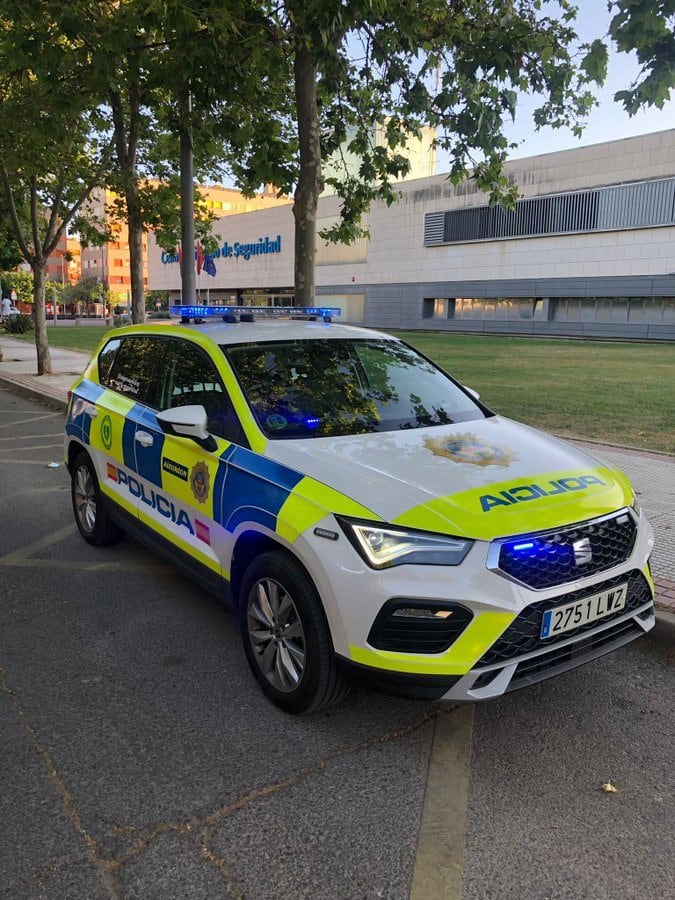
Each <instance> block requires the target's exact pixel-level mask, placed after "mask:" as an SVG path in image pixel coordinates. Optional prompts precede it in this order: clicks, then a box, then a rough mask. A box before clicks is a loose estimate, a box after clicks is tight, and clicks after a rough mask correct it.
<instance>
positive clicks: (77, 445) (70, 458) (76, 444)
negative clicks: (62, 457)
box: [66, 438, 93, 475]
mask: <svg viewBox="0 0 675 900" xmlns="http://www.w3.org/2000/svg"><path fill="white" fill-rule="evenodd" d="M80 453H86V454H87V456H88V457H89V459H90V460H91V461H92V464H93V460H92V458H91V453H90V452H89V448H88V447H86V446H85V445H84V444H82V443H81V442H80V441H78V440H76V439H75V438H73V439H71V440H70V441H69V443H68V449H67V452H66V466H67V468H68V472H69V473H70V474H71V475H72V474H73V466H74V465H75V460H76V459H77V457H78V456H79V455H80Z"/></svg>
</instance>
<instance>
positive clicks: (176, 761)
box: [0, 390, 675, 900]
mask: <svg viewBox="0 0 675 900" xmlns="http://www.w3.org/2000/svg"><path fill="white" fill-rule="evenodd" d="M62 427H63V416H62V415H61V414H59V413H53V412H51V411H50V410H48V409H46V408H43V407H41V406H40V405H38V404H36V403H32V402H30V401H28V400H24V399H21V398H19V397H16V396H14V395H13V394H10V393H8V392H6V391H2V390H0V897H3V898H4V897H10V898H17V900H18V898H21V900H23V898H33V897H49V898H87V900H88V898H97V897H104V898H108V897H123V898H136V897H139V898H163V900H165V898H190V900H191V898H212V897H213V898H217V897H228V896H233V897H246V898H254V900H258V898H260V900H266V898H300V897H309V898H324V897H325V898H378V897H380V898H392V900H399V898H400V900H404V898H407V897H408V896H409V894H410V891H411V886H412V884H413V872H414V877H415V879H416V880H417V879H418V877H419V878H422V879H423V878H424V872H423V871H421V868H422V867H421V866H420V865H419V864H418V867H417V869H416V868H415V859H416V852H417V846H418V836H419V834H420V823H421V821H422V812H423V808H424V809H425V810H426V809H427V807H426V805H425V788H426V785H427V775H428V772H429V760H430V755H431V751H432V745H433V743H434V733H435V729H436V731H437V735H438V734H440V730H439V729H438V723H439V721H441V720H439V719H438V717H439V715H440V716H441V717H447V716H448V714H447V713H446V712H441V713H439V711H438V709H437V708H436V707H435V706H434V705H432V704H426V703H416V702H412V701H404V700H395V699H391V698H386V697H381V696H379V695H376V694H372V693H368V692H364V691H357V692H356V693H355V694H354V695H352V697H351V698H350V699H349V701H348V702H347V703H345V704H343V705H342V706H340V707H338V708H337V709H333V710H330V711H328V712H326V713H324V714H321V715H318V716H315V717H311V718H293V717H289V716H286V715H284V714H282V713H281V712H278V711H277V710H276V709H275V708H274V707H273V706H271V705H270V704H269V703H268V702H267V701H266V700H265V699H264V697H263V696H262V694H261V693H260V692H259V690H258V689H257V687H256V685H255V683H254V682H253V679H252V677H251V676H250V675H249V672H248V668H247V665H246V661H245V659H244V655H243V652H242V650H241V649H240V645H239V638H238V635H237V631H236V627H235V622H234V617H233V616H232V614H231V613H230V612H229V611H228V610H227V609H226V608H224V607H222V606H221V605H219V604H218V603H217V602H216V601H215V600H214V599H212V598H211V597H210V596H209V595H207V594H205V593H204V592H202V591H201V590H199V589H197V588H195V587H194V586H192V585H191V584H190V583H189V582H188V581H187V580H186V579H185V578H184V577H183V576H182V575H181V574H180V573H179V572H178V571H177V570H174V569H173V568H172V567H170V566H168V565H166V564H165V563H163V562H160V561H159V560H158V559H157V558H156V557H155V556H153V555H152V554H151V553H150V552H147V551H145V550H144V549H142V548H141V547H139V546H138V545H136V544H134V543H132V542H130V541H124V542H122V543H121V544H120V545H118V546H116V547H114V548H108V549H95V548H91V547H89V546H87V545H86V544H84V542H83V541H82V540H81V539H80V537H79V535H78V534H77V533H76V531H75V527H74V524H73V520H72V512H71V509H70V496H69V484H68V478H67V473H66V470H65V468H64V467H63V465H61V466H60V467H59V468H54V469H52V468H48V467H47V464H48V463H49V462H50V461H55V462H61V457H62V439H61V431H62ZM673 662H674V653H673V648H672V647H669V646H666V645H664V644H662V643H659V642H657V641H654V640H650V639H644V640H642V641H640V642H638V643H637V644H634V645H632V647H630V648H628V649H626V650H623V651H620V652H619V653H616V654H614V655H612V656H609V657H605V658H604V659H603V660H600V661H598V662H596V663H593V664H591V665H590V666H587V667H585V668H583V669H581V670H577V671H576V672H573V673H569V674H567V675H564V676H561V677H560V678H558V679H557V680H554V681H550V682H547V683H544V684H542V685H539V686H537V687H535V688H533V689H530V690H529V691H526V692H520V693H519V694H515V695H511V696H510V697H508V698H506V699H504V700H501V701H498V702H494V703H492V704H490V705H483V706H478V707H476V708H475V710H474V711H473V716H472V717H471V716H465V717H464V720H463V721H465V722H467V723H468V724H467V725H465V726H462V727H463V728H464V737H465V738H466V739H467V740H468V741H469V742H470V743H469V746H470V754H469V753H467V754H466V760H465V761H463V762H461V766H463V767H464V772H463V775H462V777H463V778H464V779H465V780H466V783H467V785H468V791H467V799H466V801H465V802H464V804H463V806H462V808H461V809H460V810H459V811H458V810H457V808H456V805H455V808H454V809H453V819H452V821H451V822H450V821H448V822H447V834H454V833H455V829H459V830H458V831H457V833H458V834H463V830H462V829H464V830H465V832H466V845H464V839H463V837H460V838H458V839H457V841H456V842H455V845H453V842H452V841H450V842H448V844H449V846H448V848H447V849H446V850H444V852H445V853H446V855H449V857H451V859H450V863H451V864H452V865H454V866H455V867H456V870H457V871H458V872H459V873H460V881H461V875H462V867H463V879H464V891H463V895H464V897H465V898H467V900H468V898H472V900H473V898H487V897H495V898H507V897H508V898H510V897H513V898H516V897H518V898H521V897H533V898H563V897H564V898H568V897H569V898H577V897H579V898H581V897H584V898H586V897H588V898H591V897H592V898H605V897H607V898H610V897H611V898H613V900H616V898H624V897H625V898H633V897H635V898H652V897H654V898H655V897H672V896H675V874H674V872H673V859H675V846H674V845H673V831H674V828H673V825H674V821H673V818H674V813H673V810H674V809H675V804H674V803H673V800H674V791H673V768H674V767H673V754H672V748H673V746H674V741H673V738H674V730H675V729H674V720H675V716H674V708H673V707H674V698H675V691H674V690H673V688H674V687H675V679H674V677H673ZM450 715H452V714H450ZM471 718H472V719H473V725H472V726H471ZM444 721H445V724H446V726H447V724H448V722H450V723H451V722H452V720H448V719H447V718H445V719H444ZM458 727H459V726H458ZM471 727H472V729H473V733H472V734H471ZM467 729H468V731H467ZM441 730H443V729H441ZM447 731H448V728H447V727H446V728H445V732H446V733H447ZM450 731H452V729H450ZM451 738H452V735H451ZM436 742H437V743H436V746H435V749H434V753H435V754H436V750H438V752H439V754H440V753H441V751H443V752H446V753H447V752H449V753H452V752H453V750H452V746H449V748H446V750H443V747H442V746H441V741H440V738H439V737H438V736H437V738H436ZM461 766H459V768H461ZM432 768H433V766H432ZM457 769H458V766H455V767H454V768H453V767H449V768H448V769H447V772H448V773H449V774H448V775H447V777H448V778H449V779H454V778H455V777H458V778H459V775H458V774H457V771H456V770H457ZM460 774H461V773H460ZM460 780H461V779H460ZM608 780H611V782H612V783H613V784H614V785H616V787H617V789H618V792H617V793H615V794H605V793H603V792H601V791H600V790H599V788H600V785H601V784H602V783H603V782H606V781H608ZM432 783H433V782H432V781H430V784H432ZM436 783H438V782H436ZM448 788H449V795H452V794H453V791H454V782H453V783H451V784H449V785H448ZM430 800H431V801H433V800H434V796H431V797H427V802H428V801H430ZM437 812H438V810H437ZM426 815H427V813H426V812H425V817H426ZM459 819H462V822H461V823H460V822H459ZM443 824H444V823H443V821H442V810H441V820H440V826H441V829H442V828H443ZM459 825H461V826H462V828H459ZM422 831H423V833H426V832H425V829H424V828H423V829H422ZM431 833H432V834H433V829H431ZM421 883H423V882H421ZM448 890H449V889H448ZM417 895H420V890H419V889H418V890H417ZM428 896H433V895H431V894H428ZM438 896H439V897H440V896H443V897H445V896H448V897H450V896H458V895H457V894H452V893H451V892H448V893H443V894H440V893H439V894H438Z"/></svg>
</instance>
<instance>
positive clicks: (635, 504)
mask: <svg viewBox="0 0 675 900" xmlns="http://www.w3.org/2000/svg"><path fill="white" fill-rule="evenodd" d="M630 508H631V509H632V510H633V512H634V513H635V515H636V516H637V517H638V519H639V518H640V504H639V502H638V498H637V495H636V494H633V499H632V500H631V502H630Z"/></svg>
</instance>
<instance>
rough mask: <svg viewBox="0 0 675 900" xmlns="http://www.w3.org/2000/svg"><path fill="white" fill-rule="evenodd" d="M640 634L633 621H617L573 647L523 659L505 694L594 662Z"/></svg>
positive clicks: (638, 627) (572, 645)
mask: <svg viewBox="0 0 675 900" xmlns="http://www.w3.org/2000/svg"><path fill="white" fill-rule="evenodd" d="M642 634H644V631H643V630H642V628H640V626H639V625H636V624H635V621H634V620H633V619H629V620H628V621H627V622H617V624H616V625H613V626H612V627H611V628H606V629H605V630H604V631H600V632H596V633H595V634H589V635H588V637H585V638H583V639H582V640H580V641H577V642H576V643H574V644H567V645H566V646H565V647H558V648H557V649H555V648H554V649H553V650H552V651H551V652H550V653H542V654H541V655H540V656H533V657H532V658H531V659H525V660H523V661H522V662H520V663H518V665H517V666H516V671H515V673H514V675H513V678H512V679H511V681H510V682H509V686H508V688H507V691H516V690H518V688H521V687H525V685H527V684H532V683H533V682H536V681H543V679H545V678H550V677H551V676H552V675H556V674H557V673H558V672H564V671H567V670H568V669H573V668H575V666H578V665H580V664H581V663H583V662H587V661H590V660H592V659H597V658H598V657H599V656H603V654H605V653H608V652H609V651H610V650H612V649H614V648H615V647H620V646H622V645H623V644H627V643H628V642H629V641H632V640H634V639H635V638H638V637H640V635H642ZM497 671H498V672H499V671H501V670H499V669H498V670H497Z"/></svg>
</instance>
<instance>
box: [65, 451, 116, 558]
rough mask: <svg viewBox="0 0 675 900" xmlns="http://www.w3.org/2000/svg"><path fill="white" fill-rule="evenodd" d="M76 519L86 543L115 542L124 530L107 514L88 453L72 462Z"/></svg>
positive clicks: (95, 544) (72, 485) (72, 489)
mask: <svg viewBox="0 0 675 900" xmlns="http://www.w3.org/2000/svg"><path fill="white" fill-rule="evenodd" d="M70 496H71V499H72V501H73V514H74V515H75V522H76V524H77V527H78V530H79V532H80V534H81V535H82V537H83V538H84V539H85V541H86V542H87V543H88V544H93V545H94V546H95V547H104V546H106V545H108V544H116V543H117V541H119V540H120V538H121V537H122V535H123V534H124V532H123V531H122V529H121V528H120V527H119V526H118V525H116V524H115V522H113V520H112V519H111V518H110V516H109V515H108V513H107V511H106V509H105V507H104V505H103V498H102V495H101V489H100V487H99V484H98V478H97V477H96V472H95V470H94V466H93V463H92V461H91V459H90V457H89V455H88V454H87V453H79V454H78V456H77V457H76V458H75V462H74V463H73V468H72V470H71V479H70Z"/></svg>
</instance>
